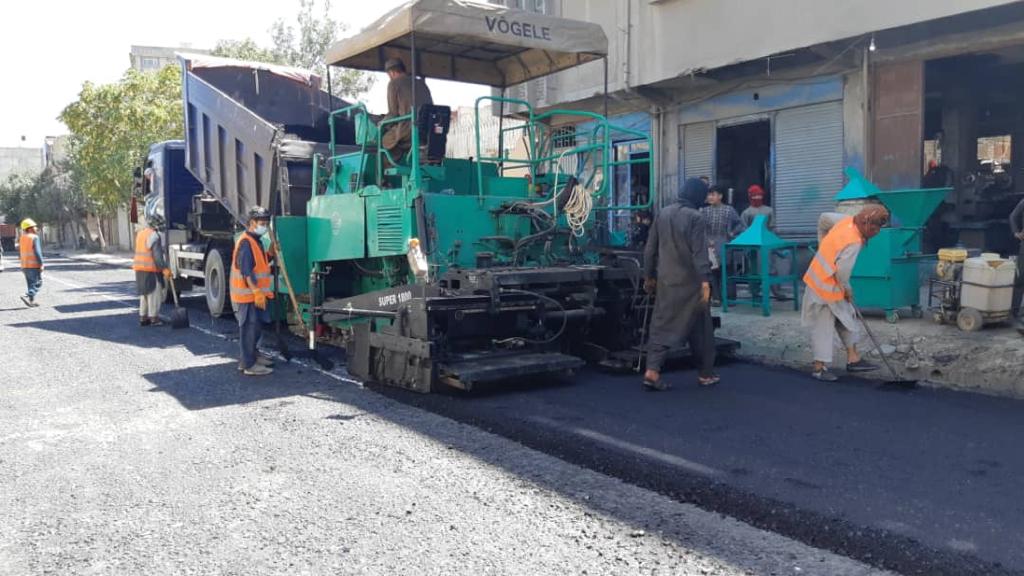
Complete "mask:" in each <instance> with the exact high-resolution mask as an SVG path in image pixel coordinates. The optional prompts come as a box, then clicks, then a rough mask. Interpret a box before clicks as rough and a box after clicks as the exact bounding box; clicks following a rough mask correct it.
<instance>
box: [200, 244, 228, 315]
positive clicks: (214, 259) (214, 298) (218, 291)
mask: <svg viewBox="0 0 1024 576" xmlns="http://www.w3.org/2000/svg"><path fill="white" fill-rule="evenodd" d="M203 276H204V277H205V280H206V282H205V283H206V307H207V308H208V309H209V310H210V316H213V317H214V318H219V317H221V316H223V315H224V314H226V313H229V312H232V309H231V305H230V303H229V301H228V279H229V276H228V269H227V266H226V265H225V264H224V257H223V256H222V255H221V251H220V250H218V249H216V248H214V249H212V250H210V253H209V254H207V255H206V269H205V270H204V272H203Z"/></svg>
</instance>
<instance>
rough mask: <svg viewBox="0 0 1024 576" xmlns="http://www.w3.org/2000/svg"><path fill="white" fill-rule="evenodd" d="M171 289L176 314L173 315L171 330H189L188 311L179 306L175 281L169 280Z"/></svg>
mask: <svg viewBox="0 0 1024 576" xmlns="http://www.w3.org/2000/svg"><path fill="white" fill-rule="evenodd" d="M167 283H168V284H169V285H170V287H171V297H172V298H174V312H172V313H171V328H174V329H178V328H188V309H186V308H182V307H181V304H178V290H177V288H175V287H174V280H173V279H170V280H167Z"/></svg>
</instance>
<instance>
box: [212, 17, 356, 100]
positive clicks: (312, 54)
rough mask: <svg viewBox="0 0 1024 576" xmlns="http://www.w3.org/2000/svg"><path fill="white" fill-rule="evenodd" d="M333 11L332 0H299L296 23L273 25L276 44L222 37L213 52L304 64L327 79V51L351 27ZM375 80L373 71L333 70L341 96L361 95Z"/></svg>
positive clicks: (334, 83)
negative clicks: (320, 0)
mask: <svg viewBox="0 0 1024 576" xmlns="http://www.w3.org/2000/svg"><path fill="white" fill-rule="evenodd" d="M330 12H331V2H330V0H325V1H324V4H323V9H322V10H319V11H318V10H317V2H316V0H299V12H298V14H297V15H296V17H295V24H288V23H287V22H285V21H284V20H278V21H277V22H275V23H274V25H273V26H272V27H271V28H270V35H271V39H272V42H273V44H274V46H273V47H272V48H262V47H260V46H259V45H258V44H256V42H255V41H253V40H252V39H251V38H246V39H245V40H221V41H220V42H218V43H217V46H216V47H214V49H213V55H214V56H222V57H227V58H238V59H240V60H250V61H255V62H267V63H270V64H284V65H287V66H295V67H297V68H304V69H306V70H311V71H313V72H314V73H316V74H317V75H319V76H320V77H321V78H323V79H324V82H325V83H326V82H327V64H326V63H325V61H324V55H325V54H326V53H327V49H328V48H329V47H330V46H331V44H333V43H334V41H335V40H337V39H338V38H340V37H341V34H342V33H343V32H345V30H346V29H347V28H346V26H345V25H344V24H342V23H341V22H338V21H336V20H334V19H332V18H331V17H330ZM373 81H374V78H373V76H372V75H370V74H367V73H366V72H361V71H359V70H350V69H337V68H335V69H333V70H332V71H331V88H332V90H333V92H334V94H335V96H339V97H349V98H359V97H360V96H361V95H363V94H365V93H366V92H367V91H368V90H369V89H370V88H372V87H373ZM324 88H325V89H326V88H327V86H326V85H325V86H324Z"/></svg>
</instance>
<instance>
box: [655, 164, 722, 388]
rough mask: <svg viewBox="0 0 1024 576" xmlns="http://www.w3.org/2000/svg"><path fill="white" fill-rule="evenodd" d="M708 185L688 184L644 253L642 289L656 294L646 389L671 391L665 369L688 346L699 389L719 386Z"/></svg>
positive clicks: (661, 215)
mask: <svg viewBox="0 0 1024 576" xmlns="http://www.w3.org/2000/svg"><path fill="white" fill-rule="evenodd" d="M707 190H708V187H707V184H705V183H704V182H702V181H701V180H700V179H698V178H690V179H689V180H687V181H686V183H685V184H684V185H683V189H682V191H681V192H680V194H679V201H678V202H676V203H675V204H672V205H670V206H666V207H665V208H663V209H662V210H661V212H659V213H658V218H657V220H655V222H654V225H653V226H651V229H650V232H649V235H648V238H647V246H646V248H645V249H644V274H645V280H644V289H645V290H646V291H647V292H648V293H655V292H656V293H657V298H656V300H655V303H654V316H653V317H652V319H651V329H650V341H649V345H648V349H647V371H646V372H645V373H644V387H645V388H646V389H648V390H666V389H668V388H669V386H668V385H666V384H665V383H664V382H662V379H661V368H662V365H663V364H664V362H665V357H666V356H667V355H668V352H669V350H670V349H671V348H673V347H675V346H678V345H679V344H680V343H681V342H682V341H683V340H688V341H689V345H690V351H691V353H692V354H693V355H694V357H696V358H698V359H699V362H700V374H699V376H698V383H699V384H701V385H703V386H709V385H712V384H715V383H716V382H718V375H716V374H715V372H714V365H715V341H714V338H715V336H714V327H713V325H712V321H711V310H710V308H709V304H710V302H711V263H710V262H709V260H708V246H707V236H706V233H705V228H704V226H705V224H704V218H703V217H702V216H701V214H700V212H698V211H697V207H698V206H699V205H700V203H701V202H702V201H703V200H704V197H705V196H707Z"/></svg>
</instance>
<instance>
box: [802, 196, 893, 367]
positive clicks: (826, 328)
mask: <svg viewBox="0 0 1024 576" xmlns="http://www.w3.org/2000/svg"><path fill="white" fill-rule="evenodd" d="M825 216H828V215H825ZM888 221H889V211H888V210H886V209H885V207H884V206H881V205H878V204H872V205H869V206H865V207H864V208H863V209H861V211H860V212H859V213H858V214H857V215H856V216H852V217H851V216H847V217H844V218H842V219H840V220H839V221H838V222H836V223H835V225H833V226H832V227H831V229H829V230H828V233H827V234H826V235H825V237H824V238H823V239H822V240H821V243H820V245H819V247H818V251H817V253H815V254H814V258H813V259H812V260H811V265H810V267H809V268H808V269H807V273H806V274H804V284H805V285H806V286H805V288H804V303H803V311H802V313H801V318H800V320H801V324H802V325H803V326H804V327H806V328H810V329H811V345H812V349H813V355H814V369H813V371H812V373H811V375H812V376H814V378H817V379H818V380H824V381H826V382H834V381H836V380H837V379H838V378H837V377H836V375H835V374H833V373H832V372H831V371H830V370H829V369H828V367H829V364H831V363H832V353H833V343H834V340H835V337H836V335H838V336H839V339H840V340H841V341H842V343H843V346H844V347H845V348H846V370H847V371H848V372H868V371H871V370H877V369H878V366H875V365H874V364H871V363H870V362H868V361H867V360H864V359H863V358H861V356H860V353H858V352H857V341H858V338H859V334H860V332H861V330H860V328H861V325H860V323H859V322H858V320H857V318H858V316H857V310H856V308H854V304H853V298H854V294H853V288H852V287H851V286H850V276H851V275H852V274H853V267H854V265H855V264H856V263H857V256H858V255H859V254H860V250H861V248H862V247H863V246H864V244H865V243H866V242H867V241H868V240H870V239H871V238H873V237H874V236H876V235H877V234H878V232H879V231H880V230H881V229H882V227H883V226H885V225H886V224H887V223H888Z"/></svg>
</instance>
